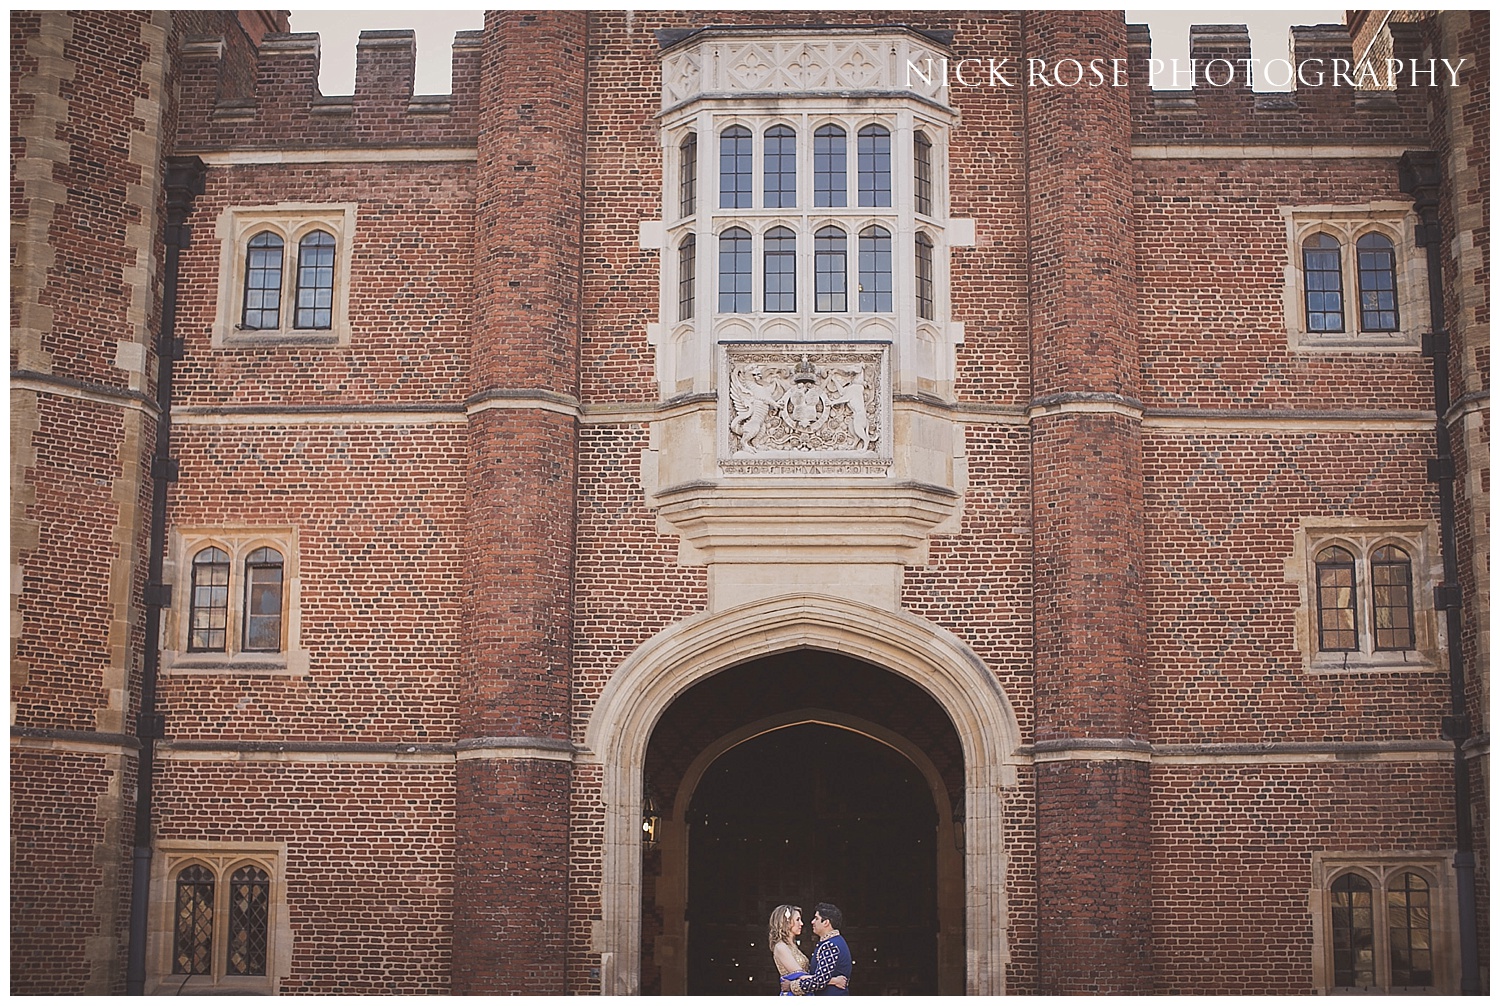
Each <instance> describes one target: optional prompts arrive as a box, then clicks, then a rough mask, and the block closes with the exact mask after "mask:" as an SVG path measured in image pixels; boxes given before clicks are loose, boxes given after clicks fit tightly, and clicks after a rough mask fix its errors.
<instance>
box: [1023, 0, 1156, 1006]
mask: <svg viewBox="0 0 1500 1006" xmlns="http://www.w3.org/2000/svg"><path fill="white" fill-rule="evenodd" d="M1024 45H1025V47H1026V54H1027V56H1028V58H1043V59H1046V60H1047V61H1048V63H1049V64H1051V63H1052V62H1053V61H1055V60H1057V59H1062V58H1066V57H1068V56H1069V55H1071V54H1073V53H1076V52H1083V51H1097V52H1100V53H1105V54H1118V55H1120V56H1123V55H1124V53H1125V51H1126V35H1125V25H1124V23H1123V20H1122V19H1121V18H1120V16H1119V15H1118V14H1113V15H1111V14H1093V15H1081V14H1078V13H1076V12H1068V13H1063V12H1046V13H1040V14H1036V15H1028V17H1027V20H1026V35H1025V38H1024ZM1026 100H1027V102H1028V135H1027V138H1026V144H1027V155H1028V161H1029V168H1028V172H1029V174H1028V187H1029V192H1030V200H1031V225H1030V235H1029V242H1030V252H1031V261H1032V263H1033V266H1032V270H1033V271H1032V276H1031V296H1032V307H1031V319H1030V321H1031V345H1032V360H1033V384H1032V395H1033V397H1032V405H1031V413H1032V417H1033V418H1032V450H1033V459H1032V472H1033V476H1034V483H1033V488H1032V501H1033V508H1034V515H1035V517H1034V519H1035V525H1034V526H1035V534H1036V537H1035V553H1034V555H1035V560H1034V561H1035V577H1036V616H1035V617H1036V703H1037V709H1036V722H1037V766H1036V776H1037V782H1036V786H1037V815H1038V818H1037V848H1038V857H1037V871H1038V875H1037V885H1038V889H1039V890H1040V891H1041V894H1042V896H1041V898H1040V906H1039V912H1038V928H1039V933H1038V940H1039V944H1040V946H1041V948H1042V954H1041V959H1040V968H1041V969H1040V974H1039V976H1038V977H1039V991H1043V992H1051V993H1062V994H1074V995H1078V994H1087V993H1100V992H1106V993H1108V992H1114V993H1122V992H1135V993H1141V992H1149V991H1150V990H1151V950H1150V948H1151V909H1150V905H1151V896H1150V879H1149V878H1150V873H1151V870H1150V867H1151V855H1150V846H1151V841H1150V828H1149V820H1148V816H1147V807H1148V805H1149V800H1150V763H1149V760H1148V757H1147V756H1146V754H1145V752H1146V751H1148V750H1149V744H1148V743H1147V741H1148V738H1147V735H1146V734H1147V711H1148V686H1147V681H1146V674H1145V666H1144V661H1143V658H1142V622H1141V618H1142V612H1143V604H1142V589H1141V561H1142V526H1143V512H1142V487H1141V406H1140V403H1139V401H1138V395H1139V391H1138V387H1139V380H1140V359H1139V352H1138V345H1137V337H1136V321H1135V315H1136V308H1135V256H1134V235H1133V233H1132V225H1131V213H1130V204H1131V163H1130V105H1129V96H1128V95H1127V94H1126V93H1125V90H1124V89H1123V88H1122V89H1119V90H1115V89H1113V88H1100V89H1097V90H1095V91H1093V92H1085V91H1083V90H1081V89H1068V88H1031V89H1029V90H1028V91H1027V96H1026Z"/></svg>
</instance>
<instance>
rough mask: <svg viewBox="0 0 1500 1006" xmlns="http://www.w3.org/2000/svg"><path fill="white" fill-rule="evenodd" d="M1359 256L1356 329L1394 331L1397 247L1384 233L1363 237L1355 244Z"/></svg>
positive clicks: (1396, 323) (1398, 325)
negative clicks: (1357, 323) (1357, 327)
mask: <svg viewBox="0 0 1500 1006" xmlns="http://www.w3.org/2000/svg"><path fill="white" fill-rule="evenodd" d="M1355 253H1356V254H1357V255H1358V257H1359V327H1360V328H1361V329H1363V330H1364V331H1366V332H1394V331H1396V330H1397V329H1399V328H1400V327H1401V326H1400V323H1399V318H1398V315H1397V311H1396V248H1395V246H1394V245H1392V244H1391V239H1390V238H1388V237H1386V236H1385V235H1383V234H1366V235H1365V236H1364V237H1362V238H1360V239H1359V241H1357V242H1356V243H1355Z"/></svg>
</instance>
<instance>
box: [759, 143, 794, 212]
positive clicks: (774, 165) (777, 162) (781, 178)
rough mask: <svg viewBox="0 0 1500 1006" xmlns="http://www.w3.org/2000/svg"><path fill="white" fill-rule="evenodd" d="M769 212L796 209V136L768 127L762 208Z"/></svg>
mask: <svg viewBox="0 0 1500 1006" xmlns="http://www.w3.org/2000/svg"><path fill="white" fill-rule="evenodd" d="M764 205H765V206H766V207H767V208H769V209H777V208H780V209H788V208H791V207H793V206H796V205H797V134H796V133H795V132H794V131H793V130H792V129H791V127H790V126H772V127H771V128H770V129H768V130H766V135H765V204H764Z"/></svg>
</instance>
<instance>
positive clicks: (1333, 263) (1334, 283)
mask: <svg viewBox="0 0 1500 1006" xmlns="http://www.w3.org/2000/svg"><path fill="white" fill-rule="evenodd" d="M1302 283H1303V291H1304V294H1305V296H1306V299H1307V330H1308V331H1309V332H1342V331H1343V330H1344V281H1343V275H1342V269H1341V267H1340V265H1339V242H1338V239H1337V238H1335V237H1333V236H1332V235H1330V234H1314V235H1313V236H1312V237H1310V238H1308V239H1307V240H1306V241H1304V242H1303V243H1302Z"/></svg>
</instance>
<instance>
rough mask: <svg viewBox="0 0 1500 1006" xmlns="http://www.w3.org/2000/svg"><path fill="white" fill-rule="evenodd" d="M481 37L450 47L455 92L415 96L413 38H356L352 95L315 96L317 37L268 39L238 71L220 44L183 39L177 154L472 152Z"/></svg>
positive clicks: (391, 34) (462, 35) (465, 34)
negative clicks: (450, 149) (375, 150)
mask: <svg viewBox="0 0 1500 1006" xmlns="http://www.w3.org/2000/svg"><path fill="white" fill-rule="evenodd" d="M483 44H484V32H482V31H461V32H458V33H457V34H456V35H455V36H454V40H453V89H452V93H451V94H446V95H419V94H413V93H412V88H413V80H414V77H415V72H416V58H417V50H416V33H415V32H413V31H410V30H387V31H363V32H360V35H359V49H358V53H357V59H356V64H355V81H354V93H353V94H352V95H344V96H325V95H323V94H322V92H321V91H320V90H319V89H318V71H319V69H320V49H319V39H318V35H317V34H316V33H315V32H276V33H269V34H267V35H265V37H264V38H263V39H262V40H261V42H260V45H259V47H258V49H257V50H256V52H255V59H254V66H253V68H251V71H250V72H248V73H247V72H244V70H243V69H238V72H237V68H236V67H234V66H232V65H231V62H232V61H231V59H230V57H229V54H227V53H226V46H225V42H224V40H223V39H222V38H210V37H194V38H189V39H188V41H187V42H186V43H185V44H184V46H183V51H182V59H183V68H182V110H181V116H180V119H179V127H178V147H179V149H182V150H190V151H194V152H204V151H213V150H226V149H235V150H254V149H268V148H274V149H301V148H320V147H341V148H347V147H411V146H441V147H465V146H473V145H474V144H475V142H476V136H477V133H478V121H479V115H478V98H479V76H480V59H481V56H482V49H483Z"/></svg>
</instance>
